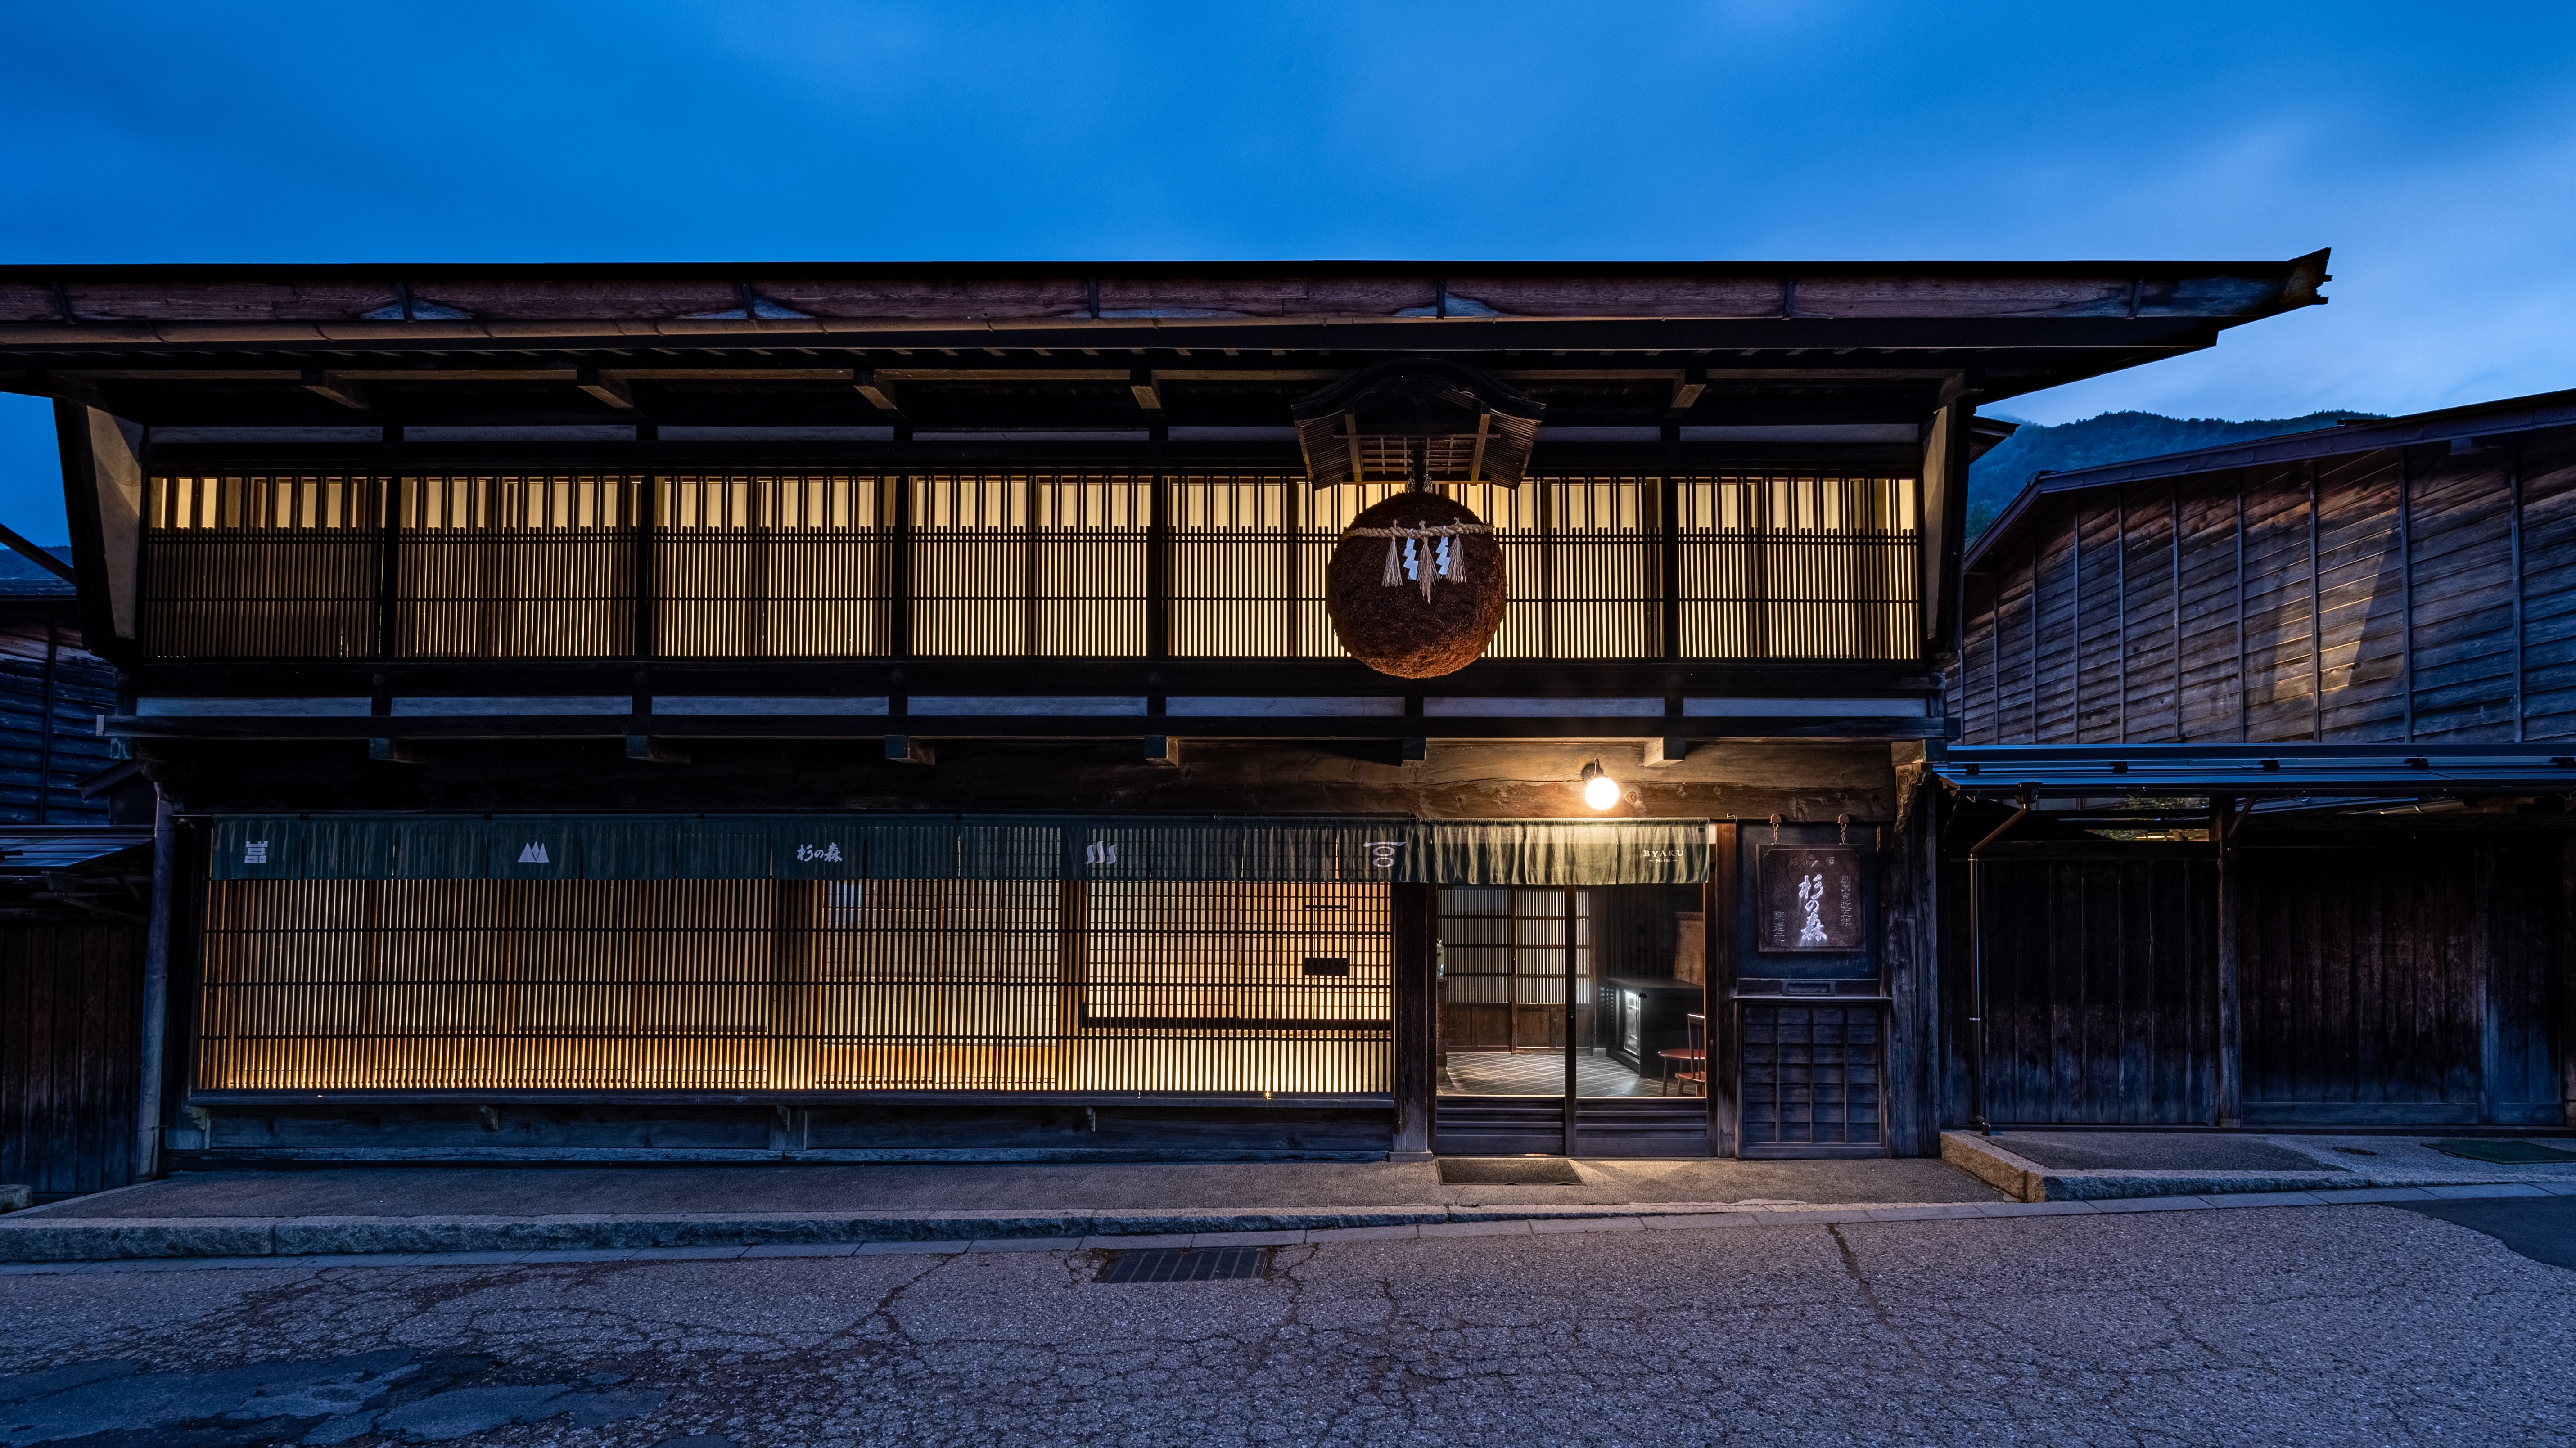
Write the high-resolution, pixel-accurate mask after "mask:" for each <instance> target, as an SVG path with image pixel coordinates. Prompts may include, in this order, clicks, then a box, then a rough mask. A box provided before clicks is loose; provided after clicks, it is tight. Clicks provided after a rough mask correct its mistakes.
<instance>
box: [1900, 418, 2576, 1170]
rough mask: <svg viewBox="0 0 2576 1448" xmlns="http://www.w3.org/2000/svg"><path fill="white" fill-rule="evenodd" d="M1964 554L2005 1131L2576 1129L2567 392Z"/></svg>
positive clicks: (2120, 490)
mask: <svg viewBox="0 0 2576 1448" xmlns="http://www.w3.org/2000/svg"><path fill="white" fill-rule="evenodd" d="M1966 567H1967V573H1966V583H1965V589H1966V592H1965V597H1966V619H1965V625H1966V626H1965V643H1964V648H1963V656H1962V662H1961V668H1960V669H1959V671H1958V673H1957V677H1956V679H1955V681H1954V683H1953V686H1952V687H1953V695H1952V697H1953V700H1954V705H1955V708H1956V710H1957V713H1958V716H1959V720H1960V726H1961V740H1962V743H1961V744H1959V745H1956V746H1952V747H1951V748H1949V749H1948V750H1947V752H1946V754H1945V756H1944V757H1943V758H1942V759H1941V760H1940V761H1939V763H1938V764H1937V765H1936V769H1937V770H1938V772H1939V773H1940V774H1941V776H1942V777H1943V778H1944V779H1946V780H1947V781H1949V783H1950V784H1951V785H1952V786H1953V787H1954V788H1956V789H1958V790H1960V791H1962V792H1964V793H1965V794H1967V795H1968V796H1970V797H1971V799H1972V800H1976V801H1981V802H1976V803H1972V804H1970V805H1968V806H1967V807H1965V808H1964V809H1963V811H1962V813H1961V815H1960V816H1959V827H1958V828H1956V829H1954V830H1953V832H1952V833H1951V835H1950V841H1949V846H1948V852H1949V856H1950V861H1951V866H1952V869H1953V871H1954V872H1955V873H1954V876H1953V879H1952V881H1951V884H1950V887H1949V888H1950V890H1951V892H1952V894H1953V897H1954V898H1959V897H1960V896H1961V895H1963V894H1964V891H1965V890H1966V889H1967V885H1966V878H1967V873H1968V872H1967V866H1966V859H1965V855H1966V852H1967V850H1968V847H1969V846H1970V845H1972V844H1974V843H1975V842H1976V841H1977V840H1978V839H1979V838H1981V837H1983V836H1984V835H1986V834H1987V832H1989V831H1991V830H1993V829H1995V828H1996V826H1998V825H1999V824H2002V823H2003V822H2004V821H2005V820H2006V818H2007V817H2008V816H2009V815H2010V813H2011V811H2010V810H2009V809H2008V808H2006V806H2005V802H2006V801H2008V800H2011V801H2017V802H2027V803H2031V804H2033V805H2035V806H2036V809H2035V811H2034V812H2033V813H2032V814H2031V815H2028V816H2025V817H2023V819H2022V821H2021V822H2019V823H2017V824H2016V825H2015V827H2014V829H2013V831H2012V832H2010V833H2008V834H2007V835H2006V836H2005V837H2004V838H2003V839H2001V840H1999V841H1997V842H1996V843H1995V844H1993V845H1992V846H1990V847H1989V848H1988V849H1987V850H1986V851H1984V852H1983V855H1984V858H1983V860H1982V862H1981V864H1980V866H1979V869H1980V871H1981V873H1982V876H1983V885H1982V888H1983V890H1984V897H1983V900H1982V902H1981V903H1982V904H1983V906H1984V911H1983V914H1984V918H1985V920H1986V922H1987V930H1986V938H1985V939H1984V941H1983V942H1982V949H1983V965H1984V972H1985V981H1986V995H1985V1000H1984V1006H1985V1010H1984V1017H1985V1021H1986V1031H1987V1043H1988V1044H1987V1053H1986V1066H1987V1079H1986V1090H1985V1105H1986V1108H1987V1110H1988V1111H1989V1113H1990V1114H1991V1116H1992V1118H1993V1119H1994V1120H1996V1121H1999V1122H2025V1123H2037V1122H2072V1123H2082V1124H2141V1125H2142V1124H2163V1125H2181V1124H2219V1125H2240V1124H2241V1125H2247V1126H2274V1127H2286V1126H2299V1125H2308V1126H2325V1127H2333V1126H2363V1125H2368V1126H2393V1127H2407V1126H2430V1125H2450V1126H2481V1125H2482V1126H2490V1127H2500V1128H2501V1127H2564V1126H2569V1125H2576V1018H2571V1015H2570V1010H2571V1005H2570V999H2569V996H2570V993H2569V990H2568V987H2567V980H2568V960H2569V948H2570V942H2569V937H2568V929H2569V910H2570V906H2571V903H2576V902H2571V898H2570V895H2569V890H2568V879H2569V875H2568V872H2569V869H2570V861H2571V859H2576V854H2571V846H2572V845H2576V831H2571V829H2570V825H2571V815H2570V814H2569V812H2568V809H2567V805H2566V801H2567V799H2568V798H2569V797H2570V795H2571V792H2576V756H2572V755H2570V754H2569V753H2567V751H2568V749H2569V747H2570V746H2569V745H2568V744H2567V742H2566V741H2567V740H2569V739H2570V738H2576V713H2572V712H2570V708H2571V701H2576V695H2570V694H2569V693H2568V692H2567V679H2566V678H2565V677H2563V676H2565V675H2566V674H2567V672H2568V668H2569V664H2570V661H2571V659H2576V655H2570V654H2569V653H2568V649H2569V647H2570V643H2569V638H2568V637H2567V634H2568V630H2567V629H2566V628H2565V627H2564V624H2565V621H2566V620H2567V619H2568V618H2571V617H2576V594H2571V593H2570V592H2569V587H2570V579H2571V577H2576V394H2564V393H2561V394H2553V395H2550V396H2545V397H2536V398H2522V399H2514V400H2510V401H2506V402H2498V403H2492V404H2485V405H2482V406H2477V407H2468V408H2460V409H2455V410H2452V411H2449V412H2442V413H2431V414H2425V415H2422V416H2418V417H2407V418H2396V419H2391V420H2387V421H2377V422H2367V423H2353V424H2348V425H2346V426H2344V427H2341V428H2337V429H2331V430H2327V431H2323V432H2318V433H2308V434H2298V435H2294V436H2290V437H2282V438H2273V439H2267V440H2264V441H2262V442H2259V443H2254V444H2248V445H2244V446H2239V447H2232V448H2222V449H2212V450H2209V451H2207V452H2203V453H2190V454H2181V455H2177V456H2174V457H2170V458H2155V459H2147V460H2143V461H2140V462H2136V463H2126V464H2119V465H2115V466H2110V467H2103V468H2094V469H2089V470H2086V471H2084V472H2078V473H2067V474H2059V475H2047V476H2043V477H2042V478H2041V479H2040V480H2039V481H2038V483H2037V484H2036V485H2035V486H2034V487H2033V488H2032V489H2031V490H2030V491H2028V492H2026V493H2025V494H2024V495H2023V497H2022V498H2021V499H2020V500H2019V501H2018V502H2017V503H2016V504H2015V506H2014V507H2013V508H2012V509H2011V510H2010V511H2009V512H2008V513H2007V514H2006V515H2005V517H2004V518H2003V519H2001V520H2000V521H1999V522H1998V523H1997V524H1996V526H1995V527H1994V529H1993V530H1992V531H1991V532H1990V533H1989V534H1988V535H1987V536H1986V537H1984V538H1982V539H1980V540H1979V541H1978V543H1977V544H1976V546H1975V548H1974V549H1973V550H1972V551H1971V554H1970V556H1969V558H1968V560H1967V565H1966ZM2178 839H2180V840H2184V841H2187V842H2183V843H2174V842H2171V841H2176V840H2178ZM1960 903H1961V905H1962V906H1964V900H1963V899H1962V900H1961V902H1960ZM1964 916H1965V911H1964V909H1963V908H1962V909H1960V910H1956V911H1954V912H1953V918H1952V928H1953V929H1954V931H1958V932H1959V933H1958V934H1957V935H1956V936H1955V937H1954V939H1955V945H1954V952H1955V954H1956V955H1958V956H1959V957H1961V958H1965V957H1967V956H1968V955H1969V954H1970V952H1971V951H1972V949H1974V948H1976V946H1977V945H1978V942H1972V941H1970V940H1969V939H1967V937H1966V935H1965V933H1964V930H1963V929H1962V928H1961V926H1962V924H1963V921H1964ZM1949 985H1950V991H1951V996H1950V1004H1949V1012H1950V1022H1951V1030H1952V1032H1953V1035H1954V1039H1956V1040H1959V1041H1961V1042H1965V1041H1967V1040H1968V1039H1969V1035H1970V1034H1971V1032H1970V1027H1969V1025H1968V1022H1969V1021H1970V1020H1972V1019H1973V1018H1974V1017H1975V1016H1976V1015H1977V1014H1978V1013H1977V1011H1976V1009H1975V1006H1976V1004H1977V1003H1976V1002H1975V1001H1974V1000H1973V999H1972V998H1971V997H1970V996H1969V995H1968V994H1966V990H1967V983H1966V981H1965V980H1964V979H1962V978H1961V977H1960V976H1958V975H1955V974H1954V976H1953V977H1952V979H1951V981H1950V982H1949ZM1966 1057H1967V1053H1965V1052H1962V1053H1961V1057H1960V1065H1959V1066H1958V1067H1957V1068H1956V1069H1954V1071H1953V1072H1952V1074H1951V1076H1950V1079H1949V1083H1948V1088H1947V1089H1948V1093H1949V1100H1950V1103H1951V1105H1950V1111H1951V1114H1952V1115H1953V1116H1954V1117H1957V1118H1963V1119H1964V1118H1967V1117H1971V1116H1973V1115H1974V1114H1975V1111H1976V1101H1975V1099H1974V1092H1973V1088H1972V1082H1971V1079H1970V1076H1969V1073H1968V1070H1967V1066H1968V1061H1967V1059H1966Z"/></svg>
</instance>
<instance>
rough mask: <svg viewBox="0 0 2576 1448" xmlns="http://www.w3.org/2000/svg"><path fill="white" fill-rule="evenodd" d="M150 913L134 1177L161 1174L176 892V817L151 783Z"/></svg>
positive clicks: (138, 1066)
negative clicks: (172, 929) (162, 1119)
mask: <svg viewBox="0 0 2576 1448" xmlns="http://www.w3.org/2000/svg"><path fill="white" fill-rule="evenodd" d="M152 797H153V807H152V906H151V909H152V915H151V923H150V925H149V926H148V927H147V931H146V934H145V936H144V946H143V1001H142V1006H141V1012H142V1039H141V1040H140V1041H138V1042H137V1043H136V1045H137V1051H136V1058H135V1065H136V1072H137V1075H138V1077H139V1079H138V1080H137V1081H136V1082H135V1099H134V1177H133V1179H134V1180H135V1181H139V1182H148V1181H151V1180H152V1179H154V1178H155V1177H158V1176H160V1175H161V1115H162V1103H163V1098H164V1097H165V1096H166V1095H167V1094H168V1093H167V1083H166V1081H165V1079H164V1077H165V1070H166V1064H167V1058H168V1052H169V1045H170V1040H169V1029H170V934H171V927H172V925H173V924H174V923H175V921H174V917H175V916H176V914H177V909H178V898H177V897H178V894H179V858H178V856H179V821H178V817H177V815H176V814H175V813H174V812H173V811H172V810H171V808H170V799H169V796H167V795H165V794H163V793H162V792H161V788H160V786H159V785H158V784H155V785H154V786H153V789H152Z"/></svg>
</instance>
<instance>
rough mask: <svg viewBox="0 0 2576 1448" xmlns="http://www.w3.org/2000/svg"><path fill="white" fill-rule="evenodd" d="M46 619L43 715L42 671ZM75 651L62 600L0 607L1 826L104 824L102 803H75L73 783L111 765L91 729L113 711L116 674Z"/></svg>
mask: <svg viewBox="0 0 2576 1448" xmlns="http://www.w3.org/2000/svg"><path fill="white" fill-rule="evenodd" d="M49 616H50V626H51V642H52V654H53V667H52V671H51V673H52V684H51V688H52V691H53V692H52V701H51V707H50V709H49V708H48V707H47V695H46V689H47V687H48V686H47V682H46V676H47V669H46V663H45V656H46V653H47V634H48V623H49ZM80 643H81V635H80V631H79V629H78V628H77V627H76V626H75V610H74V608H73V605H72V604H71V603H70V602H69V601H68V600H66V601H64V602H62V603H28V604H16V603H12V604H7V605H0V820H8V821H11V822H13V823H17V824H55V825H86V824H105V823H106V822H107V803H106V801H105V800H90V799H83V798H81V795H80V782H81V780H82V779H83V778H84V777H86V776H88V775H90V774H94V773H96V772H97V771H99V770H102V769H105V768H106V767H107V766H108V765H109V763H110V762H111V761H112V756H111V753H110V745H109V742H108V741H107V740H104V739H101V738H99V737H98V730H97V728H96V727H95V723H96V720H97V718H98V716H99V715H101V714H109V713H114V712H115V710H116V670H115V669H114V668H112V667H110V666H109V665H108V664H107V662H106V661H105V660H103V659H100V658H97V657H95V656H93V655H91V654H88V653H84V652H82V650H81V647H80ZM48 733H50V734H51V736H52V737H51V740H50V741H48V739H47V737H46V736H47V734H48Z"/></svg>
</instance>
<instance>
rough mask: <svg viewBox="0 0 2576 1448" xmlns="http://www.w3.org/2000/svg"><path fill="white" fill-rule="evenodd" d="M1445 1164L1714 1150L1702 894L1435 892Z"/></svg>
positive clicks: (1599, 889) (1678, 889)
mask: <svg viewBox="0 0 2576 1448" xmlns="http://www.w3.org/2000/svg"><path fill="white" fill-rule="evenodd" d="M1438 900H1439V920H1438V935H1437V938H1438V942H1439V945H1438V955H1437V965H1436V968H1435V971H1434V974H1435V977H1436V981H1435V987H1434V988H1435V990H1436V991H1437V996H1438V1000H1437V1006H1436V1012H1437V1021H1438V1041H1437V1047H1436V1051H1435V1059H1434V1073H1433V1080H1434V1084H1435V1086H1436V1089H1437V1090H1438V1093H1439V1098H1440V1099H1439V1103H1438V1110H1437V1112H1436V1113H1435V1124H1436V1129H1437V1136H1438V1140H1437V1141H1436V1142H1435V1143H1434V1145H1435V1148H1436V1149H1437V1150H1440V1151H1443V1152H1448V1153H1469V1154H1475V1153H1492V1154H1520V1153H1531V1152H1548V1153H1558V1152H1580V1153H1583V1154H1597V1155H1653V1156H1670V1155H1689V1154H1700V1153H1704V1152H1705V1150H1706V1126H1705V1122H1706V1113H1707V1101H1706V1092H1705V1088H1704V1085H1703V1084H1702V1083H1704V1082H1705V1080H1706V1075H1707V1070H1706V1046H1707V1039H1706V1037H1707V1032H1706V1028H1705V1021H1704V1018H1705V1015H1706V1007H1705V1005H1704V1003H1703V998H1702V989H1703V988H1702V986H1701V984H1700V977H1701V971H1700V970H1699V968H1698V961H1697V957H1696V952H1695V951H1694V952H1693V953H1692V954H1691V955H1690V956H1688V957H1687V958H1685V956H1684V953H1683V951H1682V950H1681V939H1682V933H1683V931H1682V922H1683V921H1684V920H1695V919H1696V914H1695V912H1696V911H1697V909H1698V908H1699V904H1700V899H1699V890H1698V888H1697V887H1695V886H1659V885H1611V886H1591V887H1548V888H1506V887H1501V886H1473V887H1471V886H1449V887H1444V888H1442V889H1441V891H1440V892H1439V897H1438Z"/></svg>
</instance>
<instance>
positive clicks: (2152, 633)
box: [1953, 439, 2576, 744]
mask: <svg viewBox="0 0 2576 1448" xmlns="http://www.w3.org/2000/svg"><path fill="white" fill-rule="evenodd" d="M1964 604H1965V609H1966V614H1965V633H1964V640H1963V645H1964V646H1963V651H1962V658H1961V663H1960V668H1959V670H1958V671H1957V677H1956V682H1955V684H1954V686H1953V704H1954V707H1955V708H1956V709H1957V711H1958V712H1959V714H1960V715H1961V717H1962V719H1963V721H1964V736H1963V737H1964V742H1966V743H1970V744H2092V743H2129V742H2135V743H2191V742H2195V741H2208V742H2242V743H2268V742H2285V743H2286V742H2292V741H2312V742H2339V743H2393V742H2403V741H2409V740H2423V741H2449V742H2455V743H2502V742H2512V741H2517V740H2544V739H2567V738H2576V440H2568V439H2544V440H2538V441H2530V442H2526V443H2523V444H2521V445H2519V446H2514V447H2497V448H2489V449H2483V450H2478V451H2469V452H2461V453H2457V454H2453V455H2450V456H2443V457H2436V456H2432V455H2430V451H2429V450H2426V449H2417V450H2414V452H2413V453H2412V454H2411V455H2410V454H2409V453H2407V452H2403V451H2400V450H2396V449H2381V450H2377V451H2372V452H2365V453H2355V454H2348V455H2344V456H2340V457H2328V458H2320V459H2317V460H2315V461H2313V462H2296V463H2281V464H2274V465H2269V466H2264V467H2253V468H2245V469H2241V470H2237V471H2232V472H2224V473H2211V474H2203V475H2193V476H2188V477H2182V478H2177V479H2169V480H2161V481H2154V482H2143V483H2134V484H2129V485H2125V486H2122V487H2116V488H2103V489H2096V490H2092V491H2088V492H2084V493H2075V494H2068V495H2065V496H2062V497H2056V498H2049V499H2044V500H2043V501H2042V502H2041V503H2040V504H2039V505H2038V506H2037V507H2036V508H2035V509H2034V510H2033V511H2032V513H2031V514H2029V515H2028V516H2027V517H2025V518H2024V519H2022V520H2021V521H2019V522H2018V523H2016V524H2015V525H2014V530H2013V533H2012V534H2011V536H2009V537H2007V538H2005V539H2003V540H2002V541H2001V542H1999V543H1998V544H1997V545H1995V546H1994V548H1993V549H1992V550H1991V551H1990V552H1989V553H1988V555H1987V556H1986V557H1985V558H1983V559H1982V560H1980V564H1979V567H1978V570H1977V571H1976V572H1975V573H1973V574H1971V575H1969V577H1968V578H1967V580H1966V590H1965V594H1964Z"/></svg>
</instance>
